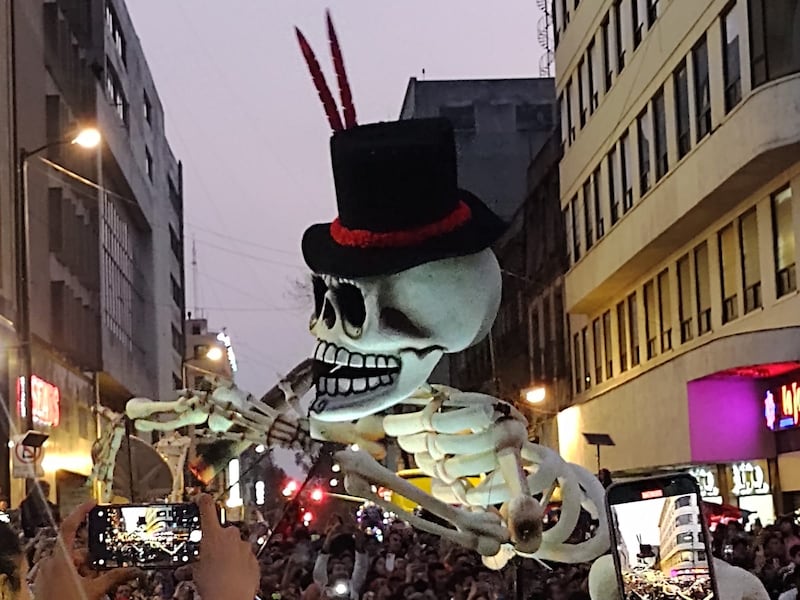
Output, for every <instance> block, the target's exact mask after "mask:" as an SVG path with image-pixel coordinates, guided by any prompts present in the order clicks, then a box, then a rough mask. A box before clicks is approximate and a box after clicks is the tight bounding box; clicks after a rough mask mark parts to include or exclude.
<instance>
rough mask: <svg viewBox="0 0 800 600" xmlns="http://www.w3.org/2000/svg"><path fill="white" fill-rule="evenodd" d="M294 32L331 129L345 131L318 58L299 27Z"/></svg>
mask: <svg viewBox="0 0 800 600" xmlns="http://www.w3.org/2000/svg"><path fill="white" fill-rule="evenodd" d="M294 31H295V33H296V34H297V41H298V43H299V44H300V50H302V52H303V58H305V59H306V64H307V65H308V70H309V71H310V73H311V79H312V80H313V81H314V87H316V88H317V92H318V93H319V99H320V100H322V106H323V107H324V108H325V114H326V115H327V116H328V123H330V125H331V129H333V130H334V131H342V130H343V129H344V127H343V126H342V118H341V116H339V110H338V109H337V108H336V101H335V100H334V99H333V95H332V94H331V90H330V88H329V87H328V84H327V82H326V81H325V75H324V74H323V73H322V69H321V68H320V66H319V62H318V61H317V57H316V56H314V51H313V50H312V49H311V46H310V45H309V43H308V40H306V37H305V36H304V35H303V33H302V32H301V31H300V30H299V29H298V28H297V27H295V28H294Z"/></svg>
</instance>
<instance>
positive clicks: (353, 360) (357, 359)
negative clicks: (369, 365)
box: [348, 354, 364, 369]
mask: <svg viewBox="0 0 800 600" xmlns="http://www.w3.org/2000/svg"><path fill="white" fill-rule="evenodd" d="M348 364H349V366H351V367H356V368H359V369H360V368H361V367H363V366H364V357H363V356H361V355H360V354H351V355H350V362H349V363H348Z"/></svg>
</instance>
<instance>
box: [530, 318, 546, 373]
mask: <svg viewBox="0 0 800 600" xmlns="http://www.w3.org/2000/svg"><path fill="white" fill-rule="evenodd" d="M531 341H532V344H531V355H532V356H531V365H532V371H533V372H532V373H531V376H532V377H533V380H534V381H540V380H541V378H542V376H543V374H544V373H543V371H542V359H543V356H542V341H541V332H540V329H539V313H538V312H536V311H535V310H534V311H531Z"/></svg>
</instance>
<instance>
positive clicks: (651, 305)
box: [644, 279, 658, 360]
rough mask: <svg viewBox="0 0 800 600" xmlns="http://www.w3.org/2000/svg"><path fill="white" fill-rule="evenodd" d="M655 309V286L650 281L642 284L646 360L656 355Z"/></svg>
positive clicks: (656, 325)
mask: <svg viewBox="0 0 800 600" xmlns="http://www.w3.org/2000/svg"><path fill="white" fill-rule="evenodd" d="M657 315H658V312H657V308H656V286H655V283H653V280H652V279H651V280H650V281H648V282H647V283H645V284H644V336H645V338H646V339H647V359H648V360H649V359H651V358H653V357H654V356H655V355H656V354H657V353H658V337H657V335H658V334H657V332H658V324H657V323H656V321H657Z"/></svg>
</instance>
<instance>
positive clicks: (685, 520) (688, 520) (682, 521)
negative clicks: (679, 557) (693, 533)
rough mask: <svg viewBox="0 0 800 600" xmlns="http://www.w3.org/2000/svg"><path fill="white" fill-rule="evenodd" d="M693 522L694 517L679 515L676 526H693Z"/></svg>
mask: <svg viewBox="0 0 800 600" xmlns="http://www.w3.org/2000/svg"><path fill="white" fill-rule="evenodd" d="M692 522H693V520H692V515H678V517H677V518H676V519H675V525H677V526H680V525H691V524H692ZM689 560H691V559H689Z"/></svg>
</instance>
